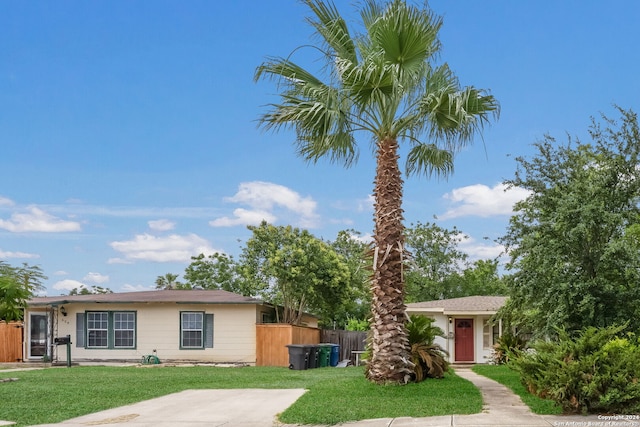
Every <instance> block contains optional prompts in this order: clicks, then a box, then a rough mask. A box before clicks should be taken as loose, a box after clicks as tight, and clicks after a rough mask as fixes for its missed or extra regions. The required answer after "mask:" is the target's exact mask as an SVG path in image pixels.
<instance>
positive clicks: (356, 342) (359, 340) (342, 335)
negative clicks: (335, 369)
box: [320, 329, 367, 365]
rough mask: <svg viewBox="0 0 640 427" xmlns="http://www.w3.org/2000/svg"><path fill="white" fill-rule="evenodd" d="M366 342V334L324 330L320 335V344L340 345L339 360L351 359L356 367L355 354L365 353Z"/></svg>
mask: <svg viewBox="0 0 640 427" xmlns="http://www.w3.org/2000/svg"><path fill="white" fill-rule="evenodd" d="M366 340H367V333H366V332H358V331H340V330H329V329H323V330H322V332H321V334H320V342H323V343H332V344H338V345H339V346H340V359H339V360H345V359H349V360H351V363H352V364H354V365H355V363H356V358H355V353H353V352H354V351H360V352H361V351H364V350H365V347H366Z"/></svg>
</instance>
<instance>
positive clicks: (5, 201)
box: [0, 196, 15, 206]
mask: <svg viewBox="0 0 640 427" xmlns="http://www.w3.org/2000/svg"><path fill="white" fill-rule="evenodd" d="M14 205H15V203H14V202H13V200H11V199H7V198H6V197H2V196H0V206H14Z"/></svg>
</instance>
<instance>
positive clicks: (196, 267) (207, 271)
mask: <svg viewBox="0 0 640 427" xmlns="http://www.w3.org/2000/svg"><path fill="white" fill-rule="evenodd" d="M191 260H192V261H191V264H189V266H188V267H187V268H186V269H185V270H184V279H185V281H186V283H185V284H184V285H183V287H184V288H186V289H194V288H195V289H222V290H225V291H229V292H235V293H237V294H240V295H244V296H249V297H252V296H255V295H256V292H257V290H256V289H255V288H252V287H251V286H250V282H249V281H247V280H246V279H245V277H244V276H243V270H242V268H241V265H239V264H238V263H237V262H236V260H235V259H234V258H233V256H232V255H227V254H225V253H220V252H216V253H214V254H212V255H209V256H205V255H204V254H200V255H198V256H194V257H191Z"/></svg>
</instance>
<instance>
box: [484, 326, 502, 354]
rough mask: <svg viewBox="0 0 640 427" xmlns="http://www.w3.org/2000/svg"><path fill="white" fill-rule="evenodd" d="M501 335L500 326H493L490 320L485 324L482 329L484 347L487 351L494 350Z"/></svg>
mask: <svg viewBox="0 0 640 427" xmlns="http://www.w3.org/2000/svg"><path fill="white" fill-rule="evenodd" d="M499 335H500V326H499V325H498V324H495V325H492V324H491V322H490V321H489V319H486V320H485V322H484V328H483V329H482V347H483V348H484V349H485V350H489V349H491V348H493V345H494V344H495V343H496V342H497V340H498V337H499Z"/></svg>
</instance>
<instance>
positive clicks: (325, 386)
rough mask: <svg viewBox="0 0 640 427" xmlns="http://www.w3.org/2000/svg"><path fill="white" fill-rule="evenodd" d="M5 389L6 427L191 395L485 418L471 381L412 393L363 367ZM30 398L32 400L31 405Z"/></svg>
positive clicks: (71, 373)
mask: <svg viewBox="0 0 640 427" xmlns="http://www.w3.org/2000/svg"><path fill="white" fill-rule="evenodd" d="M11 377H14V378H19V381H16V382H7V383H0V402H2V404H1V405H0V420H10V421H16V422H17V427H23V426H26V425H33V424H45V423H57V422H61V421H64V420H66V419H69V418H74V417H78V416H81V415H85V414H90V413H93V412H98V411H102V410H105V409H109V408H114V407H117V406H122V405H127V404H131V403H135V402H140V401H142V400H147V399H152V398H155V397H159V396H164V395H167V394H170V393H176V392H179V391H183V390H188V389H225V388H268V389H286V388H304V389H308V390H309V391H308V392H307V393H305V395H304V396H303V397H301V398H300V399H299V400H298V401H297V402H296V403H295V404H293V405H292V406H291V407H290V408H289V409H287V410H286V411H285V412H284V413H283V414H282V416H281V420H282V421H283V422H286V423H295V424H325V425H331V424H337V423H341V422H346V421H356V420H362V419H370V418H386V417H399V416H408V417H426V416H432V415H449V414H472V413H477V412H480V410H481V408H482V397H481V395H480V392H479V391H478V390H477V389H476V388H475V387H474V386H473V385H472V384H471V383H470V382H468V381H466V380H464V379H462V378H460V377H458V376H456V375H455V374H447V376H446V378H444V379H442V380H427V381H424V382H422V383H419V384H409V385H406V386H376V385H373V384H371V383H369V382H368V381H367V380H366V379H365V378H364V373H363V370H362V368H353V367H352V368H345V369H336V368H321V369H311V370H306V371H294V370H289V369H287V368H267V367H244V368H216V367H153V368H135V367H88V366H87V367H73V368H71V369H69V368H49V369H43V370H37V371H18V372H12V373H11ZM27 397H28V398H27Z"/></svg>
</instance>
